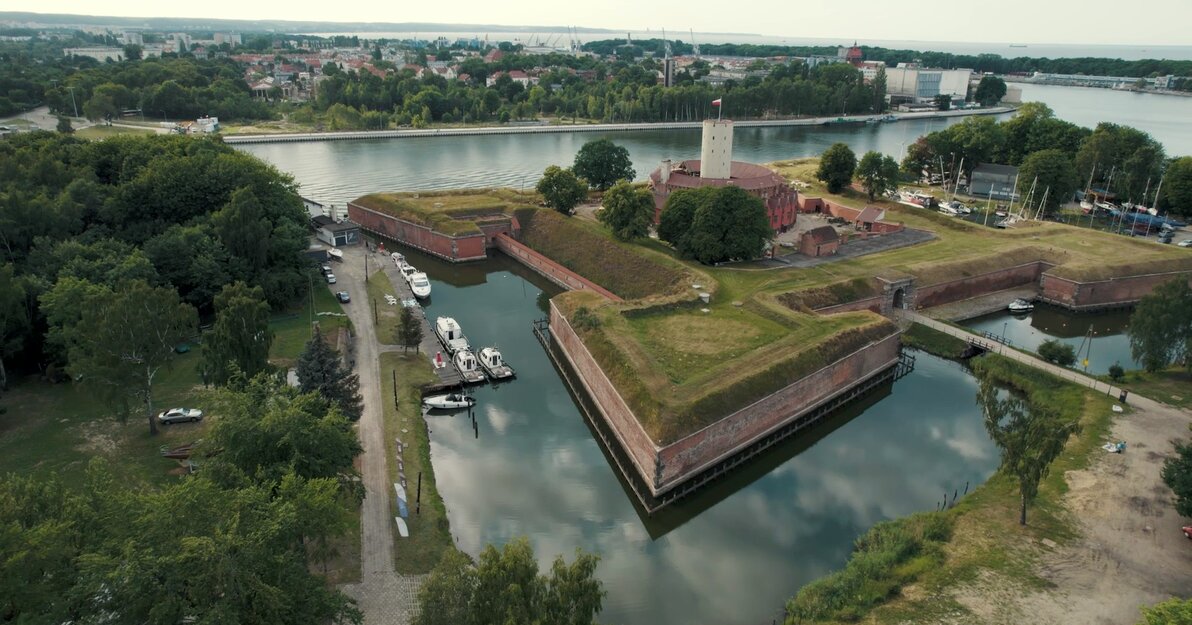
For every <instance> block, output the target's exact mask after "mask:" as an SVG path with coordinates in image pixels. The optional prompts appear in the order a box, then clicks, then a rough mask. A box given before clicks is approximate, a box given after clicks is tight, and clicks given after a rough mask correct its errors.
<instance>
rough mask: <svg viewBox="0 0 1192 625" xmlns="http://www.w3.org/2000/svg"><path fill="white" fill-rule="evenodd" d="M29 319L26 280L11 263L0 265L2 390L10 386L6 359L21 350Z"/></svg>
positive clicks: (0, 389)
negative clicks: (20, 276) (19, 275)
mask: <svg viewBox="0 0 1192 625" xmlns="http://www.w3.org/2000/svg"><path fill="white" fill-rule="evenodd" d="M29 321H30V320H29V308H28V299H27V293H26V290H25V284H24V281H23V280H21V279H20V278H18V277H17V276H16V274H15V272H14V270H13V266H12V265H11V264H7V263H6V264H4V265H0V391H4V390H6V389H7V388H8V369H7V367H5V366H4V361H5V360H7V359H9V358H11V357H12V356H13V355H15V354H16V353H17V352H19V351H20V350H21V347H22V346H23V345H24V343H25V338H26V336H27V334H28V332H29Z"/></svg>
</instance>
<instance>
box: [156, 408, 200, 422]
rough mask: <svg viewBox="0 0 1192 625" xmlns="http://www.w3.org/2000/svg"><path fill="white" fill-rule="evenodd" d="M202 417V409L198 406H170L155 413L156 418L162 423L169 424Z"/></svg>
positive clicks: (191, 420)
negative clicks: (159, 412)
mask: <svg viewBox="0 0 1192 625" xmlns="http://www.w3.org/2000/svg"><path fill="white" fill-rule="evenodd" d="M202 418H203V411H202V410H199V409H198V408H170V409H169V410H166V411H163V412H162V413H161V414H159V415H157V420H158V422H159V423H161V424H162V425H169V424H171V423H184V422H187V421H190V422H192V423H193V422H195V421H198V420H200V419H202Z"/></svg>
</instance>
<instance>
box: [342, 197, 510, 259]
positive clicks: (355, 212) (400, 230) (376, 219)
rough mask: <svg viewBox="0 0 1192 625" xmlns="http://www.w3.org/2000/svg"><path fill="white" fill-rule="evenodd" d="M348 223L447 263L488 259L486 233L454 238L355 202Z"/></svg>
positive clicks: (350, 205) (351, 205) (349, 204)
mask: <svg viewBox="0 0 1192 625" xmlns="http://www.w3.org/2000/svg"><path fill="white" fill-rule="evenodd" d="M348 219H350V220H352V221H354V222H356V223H358V224H360V227H361V228H364V229H365V230H368V231H369V232H374V233H376V234H379V235H382V236H385V237H389V238H390V239H393V240H394V241H398V242H399V243H403V244H405V245H409V246H410V247H412V248H414V249H418V250H422V251H423V252H426V253H428V254H433V255H435V256H438V257H439V258H442V259H445V260H449V261H453V262H458V261H468V260H484V259H485V258H488V254H487V252H486V251H485V248H486V245H485V242H486V240H487V239H486V238H485V233H484V232H478V233H473V234H466V235H462V236H452V235H449V234H444V233H442V232H435V231H434V230H432V229H431V228H429V227H427V226H423V225H421V224H416V223H413V222H410V221H406V220H404V219H399V218H397V217H394V216H392V215H386V214H384V213H379V212H377V211H374V210H372V209H368V208H365V207H363V206H360V205H358V204H356V203H354V202H348Z"/></svg>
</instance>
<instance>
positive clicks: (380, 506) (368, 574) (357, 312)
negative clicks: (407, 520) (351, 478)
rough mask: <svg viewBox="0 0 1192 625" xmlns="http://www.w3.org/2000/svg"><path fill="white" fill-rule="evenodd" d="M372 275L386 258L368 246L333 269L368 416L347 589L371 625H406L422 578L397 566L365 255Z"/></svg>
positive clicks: (362, 432)
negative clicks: (354, 564)
mask: <svg viewBox="0 0 1192 625" xmlns="http://www.w3.org/2000/svg"><path fill="white" fill-rule="evenodd" d="M366 254H367V255H368V265H369V270H370V271H375V270H376V269H377V268H379V267H381V265H380V264H379V263H383V262H384V260H385V259H383V258H382V257H381V255H379V254H374V253H370V252H366V251H365V249H364V248H363V247H353V248H345V249H344V260H343V262H342V263H337V264H335V265H334V269H335V275H336V277H337V278H338V280H339V283H338V285H339V287H340V288H341V289H342V290H346V291H348V293H350V294H351V296H352V303H350V304H347V305H345V306H344V308H345V310H347V313H348V317H349V318H350V319H351V320H352V326H353V327H354V328H355V330H356V373H357V374H358V375H359V376H360V394H361V396H362V397H363V398H364V413H363V414H362V415H361V416H360V422H359V436H360V444H361V446H363V447H364V453H363V454H362V456H361V459H362V462H361V478H362V479H363V481H364V492H365V494H364V506H363V508H362V511H361V523H362V526H361V536H360V565H361V569H362V571H361V578H360V580H361V581H360V583H359V584H353V585H350V586H345V587H344V591H345V592H347V593H348V594H349V595H350V596H352V597H354V598H355V599H356V601H357V603H358V604H359V605H360V609H361V610H363V611H364V622H365V624H366V625H391V624H393V625H404V624H405V623H408V622H409V621H410V617H411V614H412V611H413V609H414V605H415V596H416V595H417V592H418V587H419V586H420V584H421V579H422V578H421V577H420V576H405V575H398V574H397V573H396V572H395V571H394V567H393V556H394V551H393V533H392V529H391V527H390V526H391V525H392V524H393V515H392V514H391V512H390V511H391V509H392V507H391V506H390V504H389V493H390V492H391V489H392V484H391V483H390V481H389V471H388V465H387V459H386V458H385V428H384V423H383V416H382V413H381V376H380V369H379V368H380V358H379V354H380V350H379V348H378V343H377V336H376V331H375V328H374V326H373V320H372V316H371V315H370V310H371V309H370V308H369V307H368V306H366V305H365V302H367V301H368V298H367V297H366V296H365V294H366V293H367V289H366V287H365V273H364V271H365V270H364V265H365V255H366Z"/></svg>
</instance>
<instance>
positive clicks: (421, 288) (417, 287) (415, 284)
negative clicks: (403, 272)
mask: <svg viewBox="0 0 1192 625" xmlns="http://www.w3.org/2000/svg"><path fill="white" fill-rule="evenodd" d="M410 290H411V291H413V292H414V297H417V298H419V299H426V298H428V297H430V279H429V278H427V277H426V274H424V273H422V272H421V271H419V272H418V273H416V274H414V275H413V276H411V277H410Z"/></svg>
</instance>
